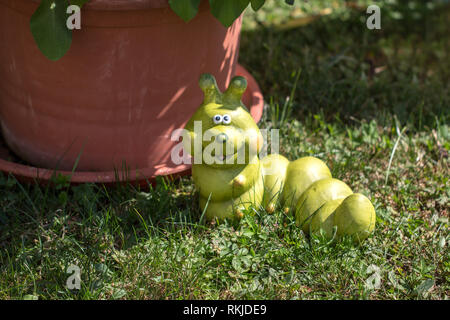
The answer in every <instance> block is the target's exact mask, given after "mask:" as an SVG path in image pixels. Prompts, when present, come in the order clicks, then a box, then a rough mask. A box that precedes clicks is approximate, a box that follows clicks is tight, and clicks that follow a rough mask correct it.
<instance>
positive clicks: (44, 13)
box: [30, 0, 72, 61]
mask: <svg viewBox="0 0 450 320" xmlns="http://www.w3.org/2000/svg"><path fill="white" fill-rule="evenodd" d="M68 5H69V2H67V0H42V1H41V4H40V5H39V7H38V8H37V10H36V11H35V12H34V13H33V15H32V16H31V20H30V29H31V33H32V35H33V38H34V40H35V41H36V44H37V46H38V47H39V49H40V50H41V52H42V53H43V54H44V55H45V56H46V57H47V58H48V59H50V60H53V61H56V60H58V59H60V58H61V57H62V56H64V55H65V54H66V52H67V51H68V50H69V49H70V45H71V44H72V31H71V30H69V29H68V28H67V26H66V19H67V13H66V10H67V7H68Z"/></svg>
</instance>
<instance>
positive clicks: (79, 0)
mask: <svg viewBox="0 0 450 320" xmlns="http://www.w3.org/2000/svg"><path fill="white" fill-rule="evenodd" d="M88 1H89V0H70V4H74V5H77V6H79V7H80V8H82V7H83V6H84V4H85V3H86V2H88Z"/></svg>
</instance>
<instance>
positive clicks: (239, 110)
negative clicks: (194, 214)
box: [183, 74, 375, 240]
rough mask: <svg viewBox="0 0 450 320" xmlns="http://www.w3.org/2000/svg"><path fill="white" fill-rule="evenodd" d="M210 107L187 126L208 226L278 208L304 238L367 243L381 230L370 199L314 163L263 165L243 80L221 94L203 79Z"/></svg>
mask: <svg viewBox="0 0 450 320" xmlns="http://www.w3.org/2000/svg"><path fill="white" fill-rule="evenodd" d="M199 85H200V88H201V89H202V91H203V92H204V101H203V103H202V105H201V106H200V107H199V108H198V110H197V111H196V112H195V113H194V115H193V116H192V118H191V119H190V120H189V122H188V123H187V124H186V127H185V129H186V133H187V134H186V135H185V136H184V138H183V146H184V150H185V151H186V152H188V153H189V154H190V155H191V156H192V157H193V160H194V162H193V164H192V177H193V179H194V183H195V185H196V187H197V189H198V191H199V194H200V207H201V209H202V210H205V208H206V211H205V217H206V218H207V219H208V220H213V219H225V218H231V219H234V218H242V216H243V212H244V211H245V209H247V208H248V207H249V206H250V205H253V206H256V207H258V206H260V205H262V206H264V207H265V208H266V210H267V211H268V212H269V213H270V212H272V211H274V209H275V206H276V205H277V204H281V205H283V206H284V208H285V211H286V212H287V211H288V210H289V211H290V212H293V213H294V214H295V218H296V223H297V225H298V226H299V227H301V228H302V230H303V231H304V232H305V233H314V232H318V231H319V230H323V232H324V234H325V235H326V236H327V237H329V238H331V237H332V236H333V234H334V228H335V227H337V230H336V235H337V236H338V237H340V236H343V235H351V236H352V237H354V238H355V239H358V240H364V239H365V238H367V237H368V236H369V234H370V233H371V232H372V231H373V230H374V227H375V209H374V207H373V206H372V203H371V202H370V200H369V199H368V198H366V197H365V196H364V195H362V194H359V193H353V192H352V190H351V189H350V187H348V186H347V185H346V184H345V183H344V182H342V181H340V180H337V179H334V178H332V176H331V172H330V170H329V169H328V167H327V166H326V165H325V163H323V162H322V161H321V160H319V159H317V158H314V157H304V158H300V159H298V160H296V161H293V162H289V161H288V160H287V159H286V158H285V157H283V156H281V155H278V154H272V155H268V156H266V157H264V158H263V159H261V160H260V159H259V157H258V153H259V152H260V150H261V148H262V147H263V137H262V134H261V132H260V130H259V128H258V126H257V125H256V123H255V121H254V120H253V118H252V117H251V115H250V113H249V112H248V111H247V109H246V107H245V106H244V104H243V103H242V101H241V97H242V95H243V93H244V92H245V90H246V88H247V81H246V80H245V78H243V77H235V78H233V79H232V80H231V83H230V86H229V87H228V89H227V90H226V91H225V92H224V93H222V92H220V90H219V89H218V87H217V83H216V80H215V78H214V77H213V76H212V75H210V74H204V75H202V76H201V77H200V81H199Z"/></svg>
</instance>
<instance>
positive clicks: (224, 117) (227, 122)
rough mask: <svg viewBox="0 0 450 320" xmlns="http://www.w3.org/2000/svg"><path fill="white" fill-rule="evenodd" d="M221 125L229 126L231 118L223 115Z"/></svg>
mask: <svg viewBox="0 0 450 320" xmlns="http://www.w3.org/2000/svg"><path fill="white" fill-rule="evenodd" d="M223 123H225V124H230V123H231V117H230V116H229V115H228V114H225V115H224V116H223Z"/></svg>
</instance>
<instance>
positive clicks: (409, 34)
mask: <svg viewBox="0 0 450 320" xmlns="http://www.w3.org/2000/svg"><path fill="white" fill-rule="evenodd" d="M411 2H414V3H415V5H414V6H412V5H407V3H411ZM427 2H429V1H405V2H401V3H400V4H397V5H392V6H389V7H387V6H384V7H383V11H382V13H381V17H382V19H381V27H382V28H381V30H369V29H368V28H367V27H366V18H367V16H368V15H366V13H365V11H361V10H354V9H348V10H347V11H346V12H345V14H340V15H337V14H331V15H329V16H324V17H322V18H319V19H317V20H315V21H314V22H312V23H310V24H308V25H305V26H302V27H297V28H294V29H290V30H284V31H280V30H277V29H276V28H273V27H272V28H268V27H264V25H263V24H261V23H259V28H257V29H255V30H251V31H248V30H247V31H245V30H244V31H243V33H242V41H241V51H240V62H241V63H242V64H243V65H244V66H245V67H246V68H248V70H250V72H251V73H252V74H253V76H255V78H256V79H257V81H258V82H259V84H260V86H261V88H262V91H263V93H264V95H265V98H266V100H268V99H269V98H271V97H272V98H273V99H274V101H275V102H278V103H280V104H283V102H284V99H286V97H287V96H289V94H290V91H291V90H292V87H293V84H294V77H295V76H294V75H293V72H295V71H296V70H298V69H301V77H300V81H299V83H298V85H297V90H296V94H295V101H294V102H293V108H294V110H293V116H294V117H296V118H298V119H300V120H301V119H302V118H303V117H304V116H305V115H306V114H309V113H312V114H319V113H323V115H324V116H325V120H326V121H329V120H335V118H336V116H338V117H339V119H341V120H343V121H346V122H349V123H351V122H352V120H355V119H358V120H362V119H365V120H367V121H368V122H369V121H370V120H371V119H376V120H377V122H378V123H379V124H380V125H390V124H392V118H393V116H394V115H395V116H396V117H397V118H398V119H399V121H400V122H401V124H402V125H404V124H406V123H408V124H410V125H411V126H412V128H411V129H413V130H421V129H423V128H424V126H428V127H433V126H435V123H436V118H437V119H438V121H439V122H445V121H448V119H449V105H450V95H449V90H448V89H449V74H450V59H449V57H448V52H449V37H448V30H447V26H448V18H449V15H450V14H449V13H450V10H449V6H448V5H447V6H445V7H443V6H438V7H437V8H434V9H430V7H429V6H427Z"/></svg>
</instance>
